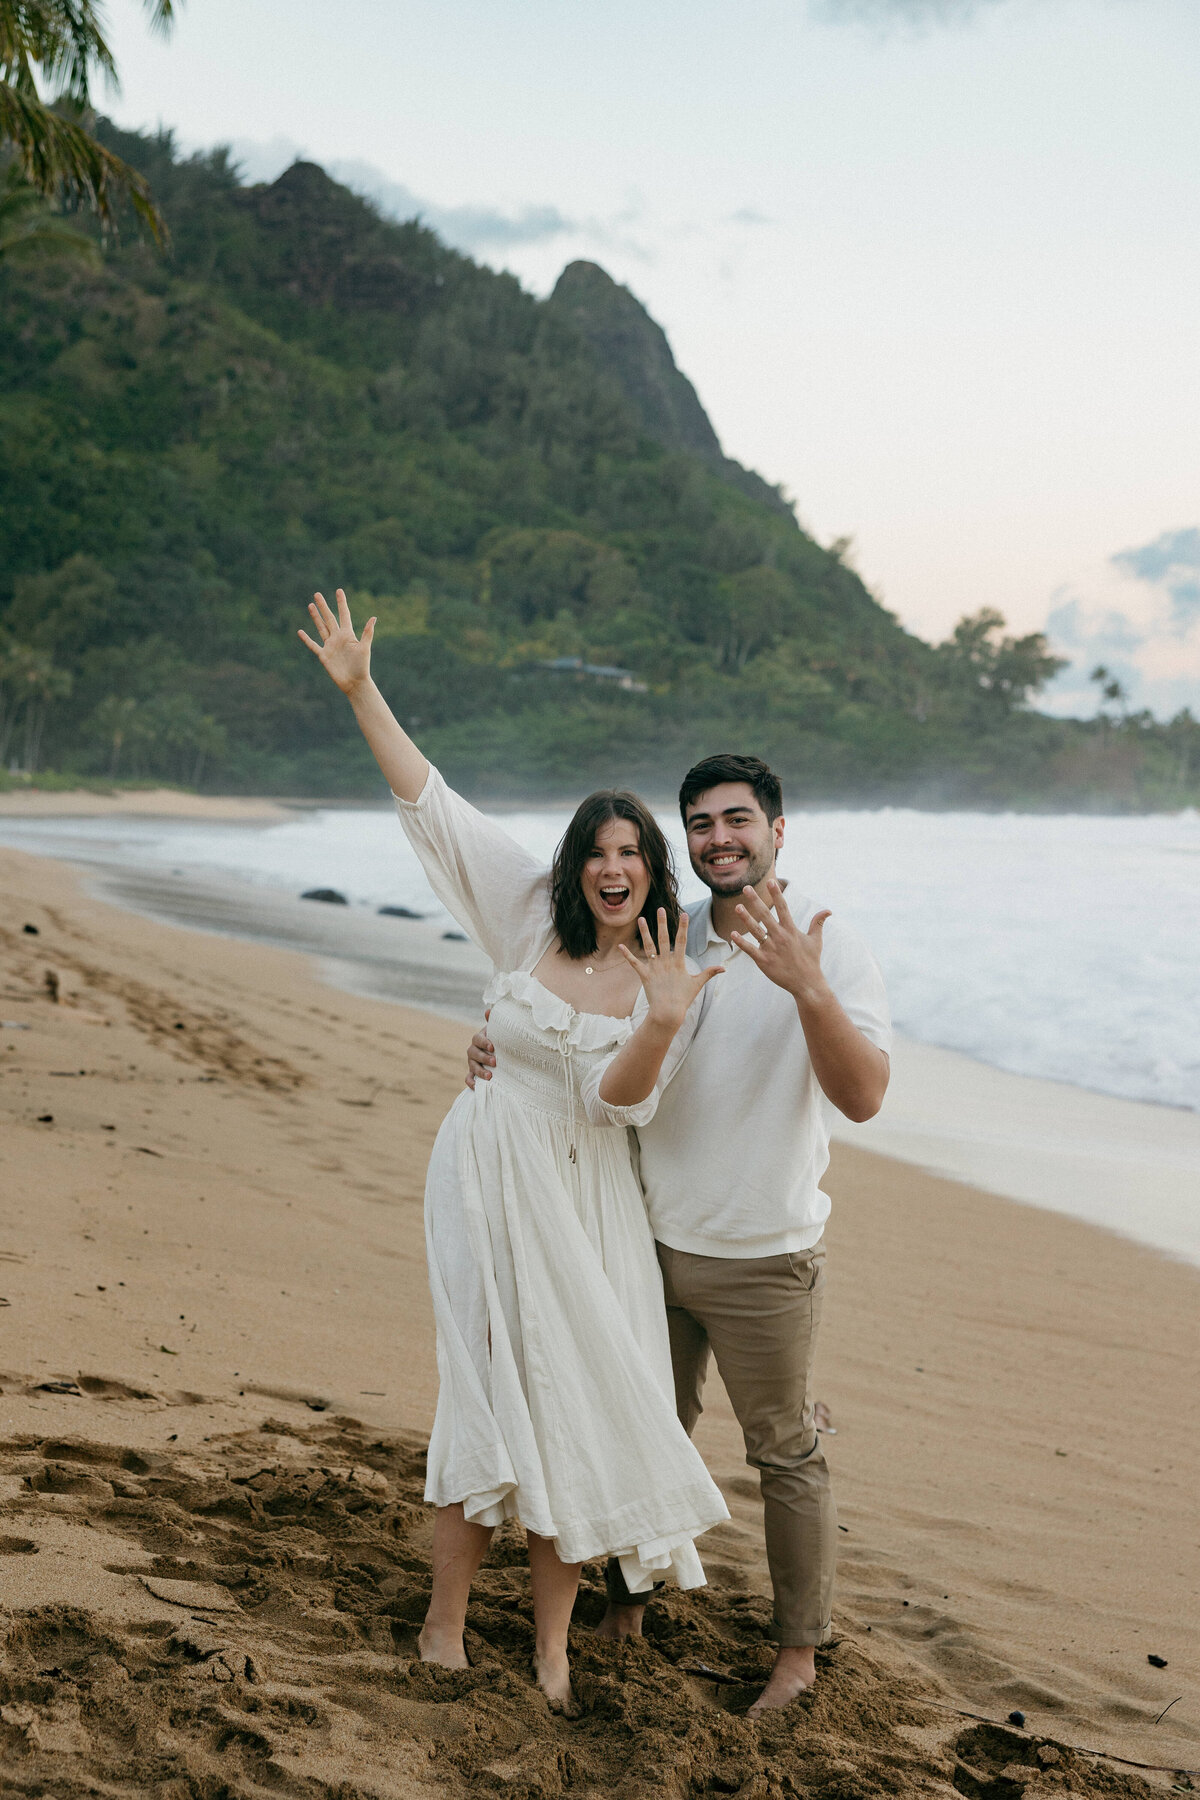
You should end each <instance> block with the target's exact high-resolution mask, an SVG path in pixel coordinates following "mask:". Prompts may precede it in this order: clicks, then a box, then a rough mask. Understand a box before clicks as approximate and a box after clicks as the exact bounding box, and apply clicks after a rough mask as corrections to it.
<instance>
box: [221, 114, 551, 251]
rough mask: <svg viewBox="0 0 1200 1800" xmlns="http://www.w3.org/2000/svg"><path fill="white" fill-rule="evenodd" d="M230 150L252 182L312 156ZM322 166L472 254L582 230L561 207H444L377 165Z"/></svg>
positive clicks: (269, 147)
mask: <svg viewBox="0 0 1200 1800" xmlns="http://www.w3.org/2000/svg"><path fill="white" fill-rule="evenodd" d="M229 148H230V151H231V153H232V156H233V160H234V162H235V163H236V164H237V167H238V171H239V173H240V174H241V176H242V179H243V180H245V181H248V182H256V181H275V180H277V179H278V177H279V176H280V175H282V174H283V171H284V170H285V169H287V168H290V166H291V165H292V163H294V162H296V161H297V160H300V159H303V158H305V157H307V156H308V151H307V150H306V148H305V146H304V145H303V144H298V143H296V142H295V141H294V140H293V139H291V138H282V137H278V138H272V139H271V141H270V142H269V143H259V142H256V141H255V140H254V139H253V138H238V139H236V140H235V141H234V142H233V143H232V144H231V145H230V146H229ZM318 160H319V159H318ZM322 167H323V168H324V169H325V172H326V173H327V174H328V175H332V176H333V179H334V180H335V181H340V182H342V183H343V185H344V186H346V187H348V188H350V189H352V190H353V192H354V193H356V194H361V195H362V196H363V197H364V199H367V200H373V201H374V202H375V204H376V206H378V208H379V210H380V212H382V213H383V214H384V215H385V216H386V217H387V218H389V219H401V220H404V219H420V220H421V222H422V224H424V225H428V226H430V227H431V228H432V229H433V230H434V231H436V232H437V234H438V236H439V237H440V238H442V239H444V241H445V242H446V243H447V244H451V245H453V247H454V248H455V249H456V250H465V251H466V252H467V253H468V255H475V254H478V253H480V252H484V251H488V250H491V251H496V250H501V251H503V250H509V249H512V248H514V247H515V246H517V245H521V244H541V243H545V242H546V241H547V239H549V238H555V237H563V236H566V235H567V234H568V233H571V232H577V231H578V230H580V226H579V224H578V223H577V221H575V220H573V219H568V218H566V217H565V216H564V214H562V213H561V212H559V210H558V208H557V207H556V206H524V207H522V208H521V209H520V210H519V211H518V212H503V211H501V210H500V209H499V208H498V207H491V206H439V205H438V204H437V202H436V201H434V200H425V199H423V198H422V197H421V195H420V194H414V192H413V190H412V189H411V188H410V187H405V185H404V183H403V182H401V181H393V180H391V178H390V177H389V176H387V175H385V174H384V173H383V171H382V169H377V168H375V166H374V165H373V164H372V163H368V162H359V161H353V160H351V161H347V160H345V159H342V160H340V161H337V162H323V163H322Z"/></svg>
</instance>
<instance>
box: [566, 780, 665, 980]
mask: <svg viewBox="0 0 1200 1800" xmlns="http://www.w3.org/2000/svg"><path fill="white" fill-rule="evenodd" d="M614 819H628V821H629V823H630V824H631V825H636V827H637V834H638V847H639V849H640V850H641V853H642V861H643V862H644V863H645V865H646V873H647V874H648V875H649V877H650V891H649V893H648V894H647V895H646V904H645V905H644V906H643V907H642V913H641V916H642V918H643V919H645V921H646V923H647V925H648V926H649V927H650V930H651V933H652V934H653V936H654V938H655V941H656V942H657V939H658V909H659V907H660V906H661V907H662V908H663V909H664V910H665V912H666V915H667V929H668V930H669V931H670V933H671V942H672V943H674V941H675V933H676V932H677V931H678V930H679V894H678V891H677V889H676V885H675V864H674V861H673V859H672V857H671V846H670V845H669V844H668V842H667V840H666V838H665V837H664V836H663V834H662V830H661V827H660V826H659V824H658V821H657V819H655V817H654V814H653V813H652V812H651V811H650V809H649V807H648V806H646V804H645V803H644V802H643V801H641V800H639V799H638V797H637V795H636V794H630V793H626V792H625V790H624V789H623V788H603V789H601V791H600V792H599V793H597V794H589V795H588V797H587V799H586V800H582V801H580V803H579V806H578V808H577V809H576V812H575V817H574V818H573V819H572V820H571V823H570V824H569V825H568V826H567V829H566V831H565V832H564V834H563V840H562V843H561V844H560V845H559V846H558V849H557V850H556V851H555V852H554V866H553V868H552V869H551V871H550V907H551V911H552V912H553V915H554V929H555V930H556V931H557V932H558V936H559V941H560V943H561V944H562V947H563V949H564V950H565V951H566V953H567V955H568V956H594V955H595V953H596V921H595V918H594V917H593V915H592V909H591V907H590V906H589V905H588V903H587V901H586V900H585V899H584V897H583V884H582V881H581V877H582V875H583V865H584V863H585V862H586V861H587V859H588V857H589V856H590V855H591V854H592V849H593V846H594V845H595V842H596V833H597V832H598V831H599V830H600V828H601V826H602V825H609V824H611V823H612V821H613V820H614Z"/></svg>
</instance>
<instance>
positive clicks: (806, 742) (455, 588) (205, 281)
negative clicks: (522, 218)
mask: <svg viewBox="0 0 1200 1800" xmlns="http://www.w3.org/2000/svg"><path fill="white" fill-rule="evenodd" d="M103 131H104V135H105V137H106V138H107V140H108V141H109V142H110V143H111V144H112V146H113V147H114V148H115V149H117V150H118V151H119V153H120V154H121V155H123V156H124V157H126V158H127V159H128V160H129V161H131V162H132V163H134V164H135V165H137V166H138V167H140V168H141V169H143V170H144V171H145V172H146V174H147V175H148V176H149V178H150V180H151V183H152V185H153V188H154V191H155V194H156V197H157V198H158V200H159V202H160V204H161V206H162V210H163V212H164V214H165V216H166V218H167V220H168V223H169V225H170V229H171V233H172V247H171V251H170V254H169V256H167V257H166V258H163V257H162V256H160V255H159V254H158V253H157V252H155V251H153V250H152V249H150V248H148V247H147V246H145V245H144V244H141V243H139V242H138V241H137V240H136V238H135V237H134V236H133V235H132V234H128V235H126V236H125V237H124V238H123V239H122V241H121V242H120V244H118V245H115V246H114V245H110V246H108V247H107V248H106V253H105V255H104V258H103V260H102V261H101V262H100V263H99V264H97V265H90V264H87V263H82V262H74V263H70V262H67V261H47V262H43V263H34V262H25V263H23V264H18V263H16V262H15V261H14V262H13V263H12V264H11V265H6V264H5V263H3V262H0V495H3V505H2V507H0V766H3V764H6V763H11V762H13V760H14V759H15V760H16V761H18V762H23V763H24V764H25V766H26V767H27V768H28V767H33V766H36V765H37V764H38V763H39V760H40V764H41V766H43V767H45V766H51V767H54V768H56V769H59V770H62V771H66V772H71V771H75V772H80V773H92V774H97V775H104V774H107V773H115V774H117V775H144V776H147V777H157V778H169V779H175V780H181V781H202V782H203V783H204V784H205V785H207V786H212V787H220V788H224V789H231V790H233V789H241V790H248V789H260V790H269V791H274V792H280V793H283V792H305V793H319V794H346V795H352V794H361V793H364V792H368V791H374V789H375V788H376V786H377V777H376V776H375V774H374V768H373V764H371V762H370V760H369V758H368V757H367V755H366V753H365V751H364V749H363V747H362V746H361V744H360V742H359V740H358V737H357V734H356V732H355V729H354V727H353V723H352V721H351V719H350V717H349V712H348V709H347V708H346V707H345V704H344V702H343V701H342V700H341V698H340V696H339V695H337V693H336V692H335V691H334V690H333V689H332V687H331V686H330V685H329V683H328V682H327V680H326V678H325V677H324V676H323V674H322V673H321V671H320V669H319V668H318V667H317V665H316V664H315V662H314V660H313V659H312V658H311V657H310V656H309V655H308V653H307V652H306V651H305V650H304V649H303V648H302V646H300V645H299V644H298V642H297V639H296V636H295V632H296V628H297V626H298V625H300V624H302V623H304V606H305V603H306V601H307V598H308V596H309V595H310V594H311V592H312V590H313V588H314V587H319V588H321V589H322V590H323V591H324V592H326V593H327V594H328V593H331V592H332V589H333V588H334V587H335V586H337V585H342V586H344V587H345V588H346V589H347V590H348V592H349V593H350V596H351V599H352V603H353V605H354V609H355V614H356V617H358V618H360V619H362V618H365V617H366V616H367V614H368V612H374V613H376V614H377V615H378V617H379V627H378V632H377V646H378V647H377V651H376V658H375V663H376V672H377V677H378V680H379V682H380V685H381V686H382V687H383V689H384V691H385V692H386V693H387V694H388V696H389V698H390V699H391V700H392V701H393V704H394V705H395V706H396V708H397V710H398V712H399V713H400V715H401V717H402V718H404V720H405V721H406V723H408V724H409V725H410V727H411V728H412V730H413V731H414V734H415V735H416V737H417V738H418V741H419V742H420V743H421V744H422V747H423V748H425V749H427V750H428V751H429V753H430V755H431V756H433V757H434V758H435V759H436V760H438V761H439V762H440V764H441V765H442V767H443V768H444V769H445V770H446V772H447V774H448V775H449V776H450V777H451V779H453V780H455V781H457V782H459V783H461V784H463V785H465V786H467V787H469V788H470V789H471V790H472V791H474V792H476V793H480V794H486V793H489V792H490V793H504V794H515V793H522V792H523V793H556V794H557V793H565V792H576V791H578V790H579V789H580V788H581V787H582V786H585V785H587V784H589V783H596V782H612V781H631V782H637V783H640V784H642V785H643V786H646V787H648V788H649V789H651V790H652V791H653V792H655V793H659V794H662V793H666V792H669V791H670V788H671V786H672V784H673V781H674V779H675V777H676V774H677V772H679V771H681V770H682V768H683V767H684V766H686V764H687V763H688V762H689V761H690V760H692V759H694V758H695V757H696V756H698V755H701V754H703V753H705V752H706V751H710V750H712V749H715V748H720V747H741V748H744V749H753V750H756V751H758V752H759V753H760V754H763V755H765V756H767V757H768V758H769V759H770V760H772V761H773V762H774V763H775V764H776V765H777V766H778V767H779V768H780V769H781V771H782V772H783V773H784V774H785V775H786V776H788V778H789V779H790V781H791V782H792V783H793V785H794V784H797V783H798V784H800V793H802V794H803V795H805V796H806V797H810V798H827V797H833V796H840V797H852V798H879V797H882V796H892V797H913V796H916V797H918V798H922V799H925V800H929V801H932V802H945V801H947V800H962V801H970V802H977V801H989V800H997V799H1005V800H1008V799H1013V798H1016V799H1032V800H1036V799H1038V798H1039V797H1040V796H1046V795H1051V796H1054V795H1058V796H1061V795H1070V794H1080V795H1083V796H1087V795H1088V794H1091V793H1093V792H1096V793H1101V794H1104V795H1108V796H1109V797H1110V798H1112V797H1116V798H1117V799H1118V800H1123V801H1124V802H1125V803H1134V802H1136V801H1138V800H1143V799H1146V798H1148V797H1149V798H1155V797H1156V796H1158V795H1159V793H1160V790H1161V791H1162V792H1166V791H1167V789H1168V788H1170V789H1171V791H1172V792H1173V791H1174V790H1173V788H1172V787H1171V784H1172V783H1174V786H1175V787H1178V786H1179V783H1180V781H1181V780H1182V782H1183V784H1184V785H1185V786H1186V785H1187V783H1189V782H1191V781H1192V779H1193V777H1192V773H1191V769H1192V766H1193V764H1194V763H1200V752H1197V753H1196V754H1195V756H1194V757H1193V756H1192V752H1191V750H1190V749H1188V748H1187V744H1185V745H1184V750H1185V752H1186V754H1185V755H1184V759H1183V762H1182V763H1181V762H1180V757H1179V753H1178V751H1177V747H1176V746H1175V744H1174V740H1171V742H1170V744H1167V745H1166V746H1165V747H1163V746H1160V745H1159V744H1158V739H1157V737H1156V735H1155V732H1154V731H1153V730H1151V728H1150V727H1149V726H1147V727H1146V729H1145V731H1143V733H1142V738H1141V740H1139V742H1137V743H1135V742H1134V739H1133V736H1132V735H1131V734H1130V733H1129V732H1128V731H1127V730H1126V729H1125V727H1124V726H1122V727H1120V728H1118V726H1117V725H1116V724H1112V725H1111V727H1108V726H1104V725H1102V726H1098V727H1096V728H1091V727H1073V726H1066V725H1063V724H1061V723H1059V722H1056V721H1053V720H1050V719H1046V718H1043V717H1042V716H1040V715H1038V714H1037V713H1035V712H1032V711H1030V710H1029V709H1028V707H1027V704H1026V702H1027V701H1028V699H1029V698H1030V696H1031V695H1033V694H1034V693H1036V691H1037V689H1038V687H1039V685H1040V683H1041V682H1042V681H1043V680H1044V679H1045V677H1046V675H1047V674H1048V673H1049V672H1050V671H1051V670H1052V668H1053V661H1052V659H1050V658H1049V657H1048V656H1047V653H1046V647H1045V644H1044V642H1043V641H1042V640H1041V639H1040V638H1038V637H1031V638H1027V639H1023V640H1020V641H1018V642H1015V643H1014V642H1013V641H1012V640H1011V639H1006V638H1004V636H1003V633H1002V622H1001V621H998V620H996V619H995V618H994V617H990V618H989V617H986V616H981V617H980V618H978V619H977V620H975V621H973V622H968V623H966V624H964V626H963V627H961V628H960V631H959V633H958V634H957V635H956V638H955V639H954V640H952V642H951V643H950V644H948V645H946V646H942V647H941V648H939V649H934V648H932V647H931V646H929V645H927V644H924V643H922V642H921V641H920V640H919V639H917V638H915V637H913V636H912V635H910V634H908V633H906V632H905V631H904V630H903V629H902V628H901V626H900V625H899V623H898V622H897V621H896V620H895V619H894V618H893V617H892V616H891V615H890V614H889V613H887V612H886V611H885V610H884V609H883V608H882V607H881V606H879V605H878V603H877V602H876V601H875V600H874V599H873V598H872V596H871V595H870V593H868V591H867V590H866V588H865V587H864V586H863V584H862V582H861V581H860V580H859V578H858V576H857V575H856V574H855V573H854V571H853V570H852V569H851V568H849V567H848V566H847V565H846V563H845V562H844V560H843V559H842V558H841V556H840V555H839V554H838V551H837V549H836V548H835V549H827V548H823V547H822V546H820V545H818V544H817V543H815V542H814V541H813V539H812V538H811V537H809V536H808V535H807V534H806V533H805V532H804V531H802V530H801V529H800V527H799V526H798V524H797V522H796V519H795V517H794V515H793V513H792V511H791V509H790V507H789V506H788V504H787V503H786V501H785V500H784V499H783V498H782V497H781V495H780V493H779V492H778V490H777V489H775V488H772V487H771V486H770V485H769V484H768V483H767V482H765V481H763V480H762V479H761V477H759V476H758V475H756V474H753V473H752V472H750V471H748V470H745V469H743V468H741V467H740V466H739V465H738V464H737V463H735V462H732V461H731V460H729V459H727V458H726V457H725V456H724V455H723V453H722V450H721V446H720V444H719V442H718V440H717V436H716V433H715V432H714V431H713V428H712V426H711V424H710V422H709V420H708V418H707V416H706V414H705V412H704V409H703V407H702V406H701V404H700V401H699V399H698V398H697V396H696V393H695V390H694V388H693V387H692V385H691V383H690V382H689V381H688V380H687V378H686V377H685V376H684V375H683V374H682V373H681V372H680V371H679V370H678V369H677V368H676V366H675V362H674V358H673V357H672V355H671V351H670V346H669V345H668V343H667V340H666V337H665V336H664V334H663V332H662V331H661V330H660V328H659V327H658V326H657V325H656V324H655V323H654V321H653V320H652V319H650V318H649V317H648V315H647V314H646V312H645V311H644V309H643V308H642V307H641V305H640V304H639V303H638V301H637V300H636V299H635V298H634V297H633V296H632V295H631V294H630V293H628V291H627V290H626V289H624V288H622V287H620V286H618V285H617V284H616V283H615V282H613V281H612V280H610V278H609V277H608V276H607V275H606V274H605V273H604V272H603V270H601V269H599V268H597V267H596V266H595V265H594V264H590V263H575V264H572V265H571V266H570V267H569V268H568V269H566V270H565V271H564V273H563V275H562V277H561V279H560V281H559V283H558V285H557V287H556V288H555V290H554V293H553V294H552V295H551V296H550V297H549V298H548V299H547V300H545V301H539V300H537V299H535V298H534V297H533V296H532V295H530V294H528V293H526V292H525V291H523V289H522V288H521V287H520V285H519V284H518V282H517V281H516V280H514V279H513V278H512V277H511V276H509V275H504V274H497V273H496V272H494V271H493V270H490V269H487V268H483V267H480V266H479V265H477V264H475V263H474V262H472V261H471V260H470V259H469V258H467V257H465V256H462V255H459V254H458V253H456V252H455V251H453V250H451V249H449V248H448V247H447V246H446V245H445V244H443V243H441V242H440V241H439V239H438V238H437V237H436V236H435V235H434V234H433V233H432V232H430V231H428V230H427V229H425V228H424V227H423V226H422V225H420V224H419V223H417V222H415V221H414V222H411V223H408V224H395V223H392V222H389V221H387V220H384V219H382V218H381V217H380V216H379V215H378V213H377V212H376V211H375V210H374V209H373V207H371V206H370V205H369V204H368V203H366V202H365V201H363V200H361V199H359V198H357V197H356V196H354V195H353V194H351V193H349V192H348V191H347V190H346V189H345V188H343V187H340V186H339V185H338V184H337V183H335V182H334V181H332V180H330V179H329V177H328V176H326V175H325V174H324V173H323V172H322V171H321V170H320V169H319V168H316V167H315V166H313V165H312V164H308V163H297V164H295V165H294V166H293V167H292V168H290V169H288V170H287V171H286V172H285V174H283V175H282V176H281V177H280V178H279V180H278V181H276V182H274V183H272V184H271V185H269V186H257V187H245V186H243V185H241V184H240V182H239V180H238V178H237V175H236V172H235V170H234V169H233V168H232V167H231V166H230V165H229V163H228V161H227V159H226V157H225V156H224V155H223V154H222V153H217V154H214V155H209V156H201V157H194V158H190V159H185V158H181V157H180V156H179V155H177V154H176V152H175V150H174V148H173V145H172V142H171V139H170V137H169V136H168V135H162V136H159V137H156V138H149V137H142V136H137V135H134V134H128V133H121V132H118V131H116V130H115V129H113V128H111V127H104V128H103ZM1167 729H1168V728H1163V730H1164V731H1165V730H1167ZM1106 733H1107V735H1106ZM1118 738H1119V739H1120V744H1118V743H1117V739H1118ZM1181 742H1182V740H1181ZM1188 743H1190V740H1188ZM1134 751H1136V755H1134V754H1133V753H1134ZM1106 758H1107V761H1106V760H1105V759H1106ZM1189 758H1191V761H1189ZM1180 768H1182V769H1183V770H1184V774H1183V776H1182V777H1180V776H1179V773H1178V772H1179V770H1180ZM1172 771H1174V773H1172ZM1164 783H1166V787H1164V785H1163V784H1164Z"/></svg>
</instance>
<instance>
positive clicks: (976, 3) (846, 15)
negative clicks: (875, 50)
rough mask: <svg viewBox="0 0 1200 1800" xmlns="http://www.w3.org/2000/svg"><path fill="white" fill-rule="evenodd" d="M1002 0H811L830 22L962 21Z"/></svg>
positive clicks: (916, 23)
mask: <svg viewBox="0 0 1200 1800" xmlns="http://www.w3.org/2000/svg"><path fill="white" fill-rule="evenodd" d="M999 4H1001V0H811V10H812V12H813V14H814V16H815V17H816V18H817V19H819V20H822V21H823V22H824V23H826V24H830V25H883V26H887V25H911V26H922V25H961V24H965V22H966V21H967V20H968V19H971V18H973V17H974V16H975V14H976V13H980V12H982V11H984V9H985V8H986V7H990V6H996V5H999Z"/></svg>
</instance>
